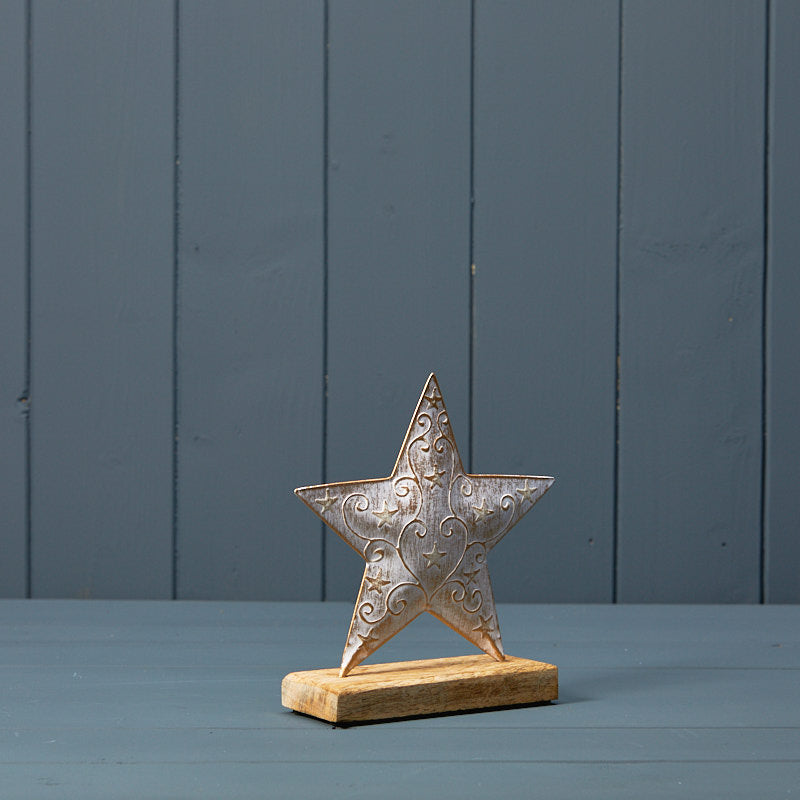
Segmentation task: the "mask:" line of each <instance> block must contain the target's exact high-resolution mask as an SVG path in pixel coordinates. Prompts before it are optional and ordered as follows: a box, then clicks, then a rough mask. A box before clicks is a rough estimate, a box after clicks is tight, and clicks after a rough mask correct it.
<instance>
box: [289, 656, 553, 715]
mask: <svg viewBox="0 0 800 800" xmlns="http://www.w3.org/2000/svg"><path fill="white" fill-rule="evenodd" d="M557 698H558V668H557V667H555V666H553V665H552V664H544V663H542V662H541V661H529V660H527V659H524V658H514V657H513V656H506V658H505V660H504V661H495V660H494V659H493V658H491V657H490V656H487V655H484V654H480V655H473V656H458V657H457V658H432V659H427V660H425V661H399V662H397V663H394V664H369V665H363V664H362V665H361V666H358V667H355V668H354V669H353V671H352V672H351V673H350V674H349V675H348V676H347V677H346V678H340V677H339V674H338V670H337V669H315V670H310V671H308V672H291V673H289V674H288V675H287V676H286V677H285V678H284V679H283V683H282V684H281V702H282V703H283V705H284V706H285V707H286V708H291V709H293V710H295V711H300V712H302V713H303V714H310V715H311V716H312V717H319V718H320V719H324V720H327V721H328V722H342V723H348V722H368V721H371V720H379V719H396V718H399V717H412V716H418V715H421V714H443V713H448V712H454V711H467V710H475V709H480V708H496V707H498V706H515V705H528V704H530V703H541V702H545V701H548V700H555V699H557Z"/></svg>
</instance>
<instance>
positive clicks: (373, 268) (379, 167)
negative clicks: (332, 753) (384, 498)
mask: <svg viewBox="0 0 800 800" xmlns="http://www.w3.org/2000/svg"><path fill="white" fill-rule="evenodd" d="M329 35H330V46H329V106H328V108H329V111H328V114H329V117H328V118H329V139H328V142H329V171H328V175H329V201H328V202H329V216H328V231H329V240H328V241H329V249H328V269H329V282H328V285H329V295H328V307H329V326H328V377H329V385H328V411H327V431H328V436H327V473H326V477H327V479H328V480H331V481H338V480H349V479H357V478H370V477H381V476H384V475H388V474H389V472H391V469H392V466H393V465H394V460H395V457H396V455H397V452H398V451H399V449H400V445H401V444H402V439H403V436H404V435H405V431H406V427H407V426H408V423H409V420H410V418H411V414H412V412H413V410H414V405H415V403H416V401H417V399H418V398H419V392H420V391H421V389H422V387H423V385H424V383H425V380H426V379H427V377H428V373H430V372H432V371H433V372H436V373H437V376H438V377H439V380H440V384H441V387H442V391H443V392H444V395H445V400H446V402H447V406H448V410H449V412H450V416H451V421H452V424H453V430H454V432H455V435H456V438H457V440H458V442H459V445H460V448H461V450H462V455H463V457H464V458H465V459H466V456H467V452H468V441H467V434H468V428H469V426H468V419H467V383H468V341H469V335H468V331H469V327H468V326H469V299H468V298H469V282H468V277H469V65H470V10H469V4H467V3H464V2H458V1H457V0H446V1H445V2H437V3H429V2H425V0H413V1H412V0H409V2H403V3H374V2H371V0H346V2H332V3H331V7H330V28H329ZM356 398H358V399H359V400H360V401H361V403H360V404H359V406H358V413H357V414H353V413H352V404H353V401H354V400H355V399H356ZM327 536H328V541H327V568H326V586H327V597H328V598H329V599H352V598H353V597H354V596H355V593H356V591H357V588H358V585H359V579H360V575H361V573H362V572H363V563H361V562H360V561H359V559H358V558H357V557H355V556H354V555H353V553H352V551H350V549H349V548H348V547H347V546H346V545H344V543H343V542H341V541H339V540H338V538H337V537H335V536H334V535H332V534H330V532H328V534H327Z"/></svg>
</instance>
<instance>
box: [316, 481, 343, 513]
mask: <svg viewBox="0 0 800 800" xmlns="http://www.w3.org/2000/svg"><path fill="white" fill-rule="evenodd" d="M338 499H339V498H338V497H331V490H330V488H329V487H328V486H326V487H325V497H318V498H316V499H315V500H314V502H315V503H316V504H317V505H318V506H319V507H320V508H321V509H322V510H323V511H327V510H328V509H329V508H330V507H331V506H332V505H333V504H334V503H335V502H336V501H337V500H338Z"/></svg>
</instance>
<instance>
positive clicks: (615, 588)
mask: <svg viewBox="0 0 800 800" xmlns="http://www.w3.org/2000/svg"><path fill="white" fill-rule="evenodd" d="M622 4H623V0H619V6H618V9H617V14H618V21H617V196H616V205H617V207H616V216H617V230H616V233H615V241H614V261H615V264H614V271H615V275H614V488H613V491H614V497H613V510H612V543H611V553H612V555H611V559H612V577H611V601H612V602H613V603H617V602H619V429H620V425H619V416H620V382H621V361H620V358H621V353H620V327H621V314H620V266H621V258H620V244H621V242H620V240H621V229H622V57H623V51H622V37H623V7H622Z"/></svg>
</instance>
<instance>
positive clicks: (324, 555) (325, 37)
mask: <svg viewBox="0 0 800 800" xmlns="http://www.w3.org/2000/svg"><path fill="white" fill-rule="evenodd" d="M322 48H323V49H322V452H321V454H320V457H321V459H322V468H321V475H322V483H325V482H326V481H327V480H328V468H327V463H328V380H329V379H328V263H329V262H328V257H329V247H328V225H329V219H328V160H329V142H328V132H329V119H328V103H329V89H330V79H329V58H328V51H329V49H330V3H329V0H324V2H323V4H322ZM327 560H328V552H327V534H326V531H325V523H324V522H321V523H320V600H323V601H324V600H326V599H327V595H328V591H327V580H326V579H327Z"/></svg>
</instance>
